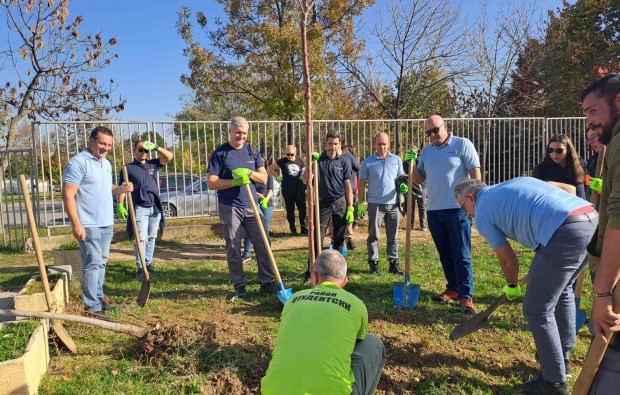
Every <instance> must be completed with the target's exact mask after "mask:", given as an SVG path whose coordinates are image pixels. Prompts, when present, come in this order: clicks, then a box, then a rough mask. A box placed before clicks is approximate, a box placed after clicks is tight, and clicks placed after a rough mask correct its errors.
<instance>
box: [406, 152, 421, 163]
mask: <svg viewBox="0 0 620 395" xmlns="http://www.w3.org/2000/svg"><path fill="white" fill-rule="evenodd" d="M416 159H418V155H416V153H415V151H413V150H409V151H407V152H406V153H405V162H409V161H412V162H415V161H416Z"/></svg>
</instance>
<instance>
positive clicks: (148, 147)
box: [142, 141, 157, 151]
mask: <svg viewBox="0 0 620 395" xmlns="http://www.w3.org/2000/svg"><path fill="white" fill-rule="evenodd" d="M142 147H143V148H144V149H145V150H149V151H156V150H157V145H156V144H155V143H151V142H150V141H145V142H144V145H143V146H142Z"/></svg>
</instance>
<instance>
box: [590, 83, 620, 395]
mask: <svg viewBox="0 0 620 395" xmlns="http://www.w3.org/2000/svg"><path fill="white" fill-rule="evenodd" d="M581 102H582V106H583V113H584V115H585V116H586V124H587V127H588V129H589V130H594V131H596V132H598V133H599V134H600V137H599V140H600V142H601V143H602V144H605V145H607V153H606V155H605V164H604V167H603V190H602V193H601V199H600V218H599V222H598V229H597V231H596V233H595V235H594V237H593V239H592V241H591V242H590V244H589V245H588V252H589V253H590V256H589V258H590V271H591V272H592V273H593V276H594V279H593V281H592V295H593V296H594V297H593V303H592V320H591V323H593V330H594V333H595V334H600V333H601V332H604V333H609V332H614V335H613V336H612V338H611V341H610V343H609V347H608V349H607V352H606V353H605V356H604V357H603V360H602V361H601V363H600V366H599V370H598V372H597V374H596V378H595V379H594V382H593V384H592V387H591V388H590V391H591V392H590V394H612V393H616V392H617V391H618V388H620V373H618V366H620V336H619V335H618V333H616V332H618V331H619V330H620V314H617V313H614V310H613V300H612V292H613V290H614V287H615V286H616V282H617V281H618V278H619V277H620V74H609V75H607V76H606V77H603V78H601V79H600V80H598V81H596V82H594V83H593V84H591V85H590V86H588V87H587V88H586V89H585V90H584V91H583V93H582V95H581ZM619 307H620V306H616V309H618V308H619ZM591 329H592V327H591Z"/></svg>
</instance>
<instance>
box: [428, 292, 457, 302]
mask: <svg viewBox="0 0 620 395" xmlns="http://www.w3.org/2000/svg"><path fill="white" fill-rule="evenodd" d="M458 298H459V294H458V293H457V292H456V291H454V290H452V289H446V290H445V291H443V293H441V294H439V295H435V296H433V297H432V298H431V299H433V300H434V301H435V302H440V303H448V302H450V301H453V300H457V299H458Z"/></svg>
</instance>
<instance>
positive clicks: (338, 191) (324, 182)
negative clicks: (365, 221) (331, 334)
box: [304, 131, 355, 281]
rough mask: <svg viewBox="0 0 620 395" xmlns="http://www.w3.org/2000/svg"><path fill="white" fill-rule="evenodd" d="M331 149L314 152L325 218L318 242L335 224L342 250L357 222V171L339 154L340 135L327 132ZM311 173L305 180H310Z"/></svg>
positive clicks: (335, 244) (337, 247)
mask: <svg viewBox="0 0 620 395" xmlns="http://www.w3.org/2000/svg"><path fill="white" fill-rule="evenodd" d="M326 146H327V149H326V150H325V152H323V153H322V154H321V155H319V154H318V153H317V152H314V153H312V156H313V158H314V159H315V160H318V167H319V174H318V177H319V208H320V211H319V214H320V220H321V233H320V234H321V236H320V239H319V240H316V241H315V242H316V243H319V242H321V243H322V241H323V238H324V237H325V232H326V231H327V226H328V225H329V222H330V221H331V222H332V223H333V227H334V232H333V238H334V242H333V244H332V247H333V249H334V250H338V251H340V252H342V247H343V245H344V238H345V234H346V229H347V224H351V223H353V188H352V186H351V179H352V178H353V177H355V173H353V170H352V169H351V163H350V161H349V160H348V159H346V158H344V157H343V156H342V155H338V152H339V149H340V135H339V134H338V133H336V132H331V131H330V132H327V135H326ZM307 174H308V173H306V174H305V177H304V182H306V183H308V178H307ZM315 176H316V174H315ZM305 277H306V279H305V281H307V280H308V279H309V278H310V270H309V268H308V271H306V275H305Z"/></svg>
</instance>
